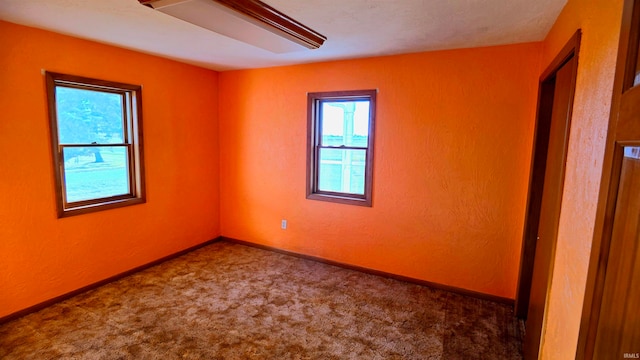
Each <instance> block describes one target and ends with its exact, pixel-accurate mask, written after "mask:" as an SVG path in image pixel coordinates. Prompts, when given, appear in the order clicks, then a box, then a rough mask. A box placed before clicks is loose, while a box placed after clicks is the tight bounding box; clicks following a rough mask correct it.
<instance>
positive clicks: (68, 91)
mask: <svg viewBox="0 0 640 360" xmlns="http://www.w3.org/2000/svg"><path fill="white" fill-rule="evenodd" d="M56 106H57V116H58V137H59V139H58V141H59V143H60V144H92V143H97V144H117V143H119V144H122V143H123V142H124V135H123V131H124V129H123V125H122V124H123V123H124V121H123V114H122V109H123V104H122V95H120V94H114V93H107V92H100V91H93V90H84V89H75V88H68V87H62V86H58V87H57V88H56Z"/></svg>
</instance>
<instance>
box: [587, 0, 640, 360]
mask: <svg viewBox="0 0 640 360" xmlns="http://www.w3.org/2000/svg"><path fill="white" fill-rule="evenodd" d="M639 39H640V1H639V0H635V1H634V0H627V1H625V6H624V14H623V22H622V31H621V41H620V49H619V53H618V66H617V68H616V83H615V85H614V98H613V102H612V109H611V121H610V123H609V134H608V137H607V152H606V154H605V166H604V169H603V179H602V185H601V189H600V190H601V196H600V200H599V202H598V216H599V217H601V218H602V219H603V225H602V227H596V230H595V234H594V246H593V250H592V258H591V263H590V267H589V277H588V279H590V278H595V281H594V283H593V286H591V285H592V284H591V282H590V281H589V280H588V282H587V290H586V294H585V311H587V313H586V314H585V312H583V326H582V327H581V330H582V331H581V333H580V338H579V344H578V353H577V355H578V358H581V359H582V358H584V359H625V358H627V359H629V358H633V359H637V358H640V58H639V56H638V47H639ZM598 245H599V246H598ZM589 305H591V306H589ZM591 314H592V315H591Z"/></svg>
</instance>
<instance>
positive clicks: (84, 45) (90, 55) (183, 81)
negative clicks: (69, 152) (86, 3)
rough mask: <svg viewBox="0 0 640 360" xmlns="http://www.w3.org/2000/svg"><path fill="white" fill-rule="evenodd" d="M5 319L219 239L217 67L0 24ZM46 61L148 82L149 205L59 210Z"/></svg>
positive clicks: (0, 294)
mask: <svg viewBox="0 0 640 360" xmlns="http://www.w3.org/2000/svg"><path fill="white" fill-rule="evenodd" d="M0 34H2V36H0V49H2V53H1V54H0V109H2V116H1V119H0V154H2V156H1V157H0V169H2V175H1V176H0V203H1V204H2V206H0V317H2V316H4V315H8V314H11V313H13V312H15V311H18V310H21V309H24V308H26V307H28V306H31V305H34V304H37V303H40V302H42V301H45V300H47V299H50V298H53V297H55V296H58V295H61V294H64V293H67V292H69V291H72V290H75V289H77V288H80V287H82V286H85V285H88V284H91V283H93V282H96V281H99V280H102V279H105V278H107V277H109V276H112V275H115V274H118V273H120V272H123V271H125V270H128V269H131V268H133V267H136V266H139V265H142V264H145V263H148V262H150V261H153V260H155V259H158V258H160V257H162V256H165V255H168V254H171V253H175V252H177V251H179V250H182V249H185V248H187V247H189V246H192V245H196V244H198V243H202V242H204V241H206V240H209V239H212V238H215V237H217V236H219V235H220V229H219V221H218V220H219V216H218V212H219V211H218V206H219V200H218V190H219V189H218V175H219V173H218V144H217V138H218V136H217V132H218V131H217V130H218V124H217V76H218V75H217V73H216V72H214V71H209V70H204V69H200V68H196V67H193V66H189V65H185V64H180V63H177V62H173V61H170V60H165V59H160V58H157V57H153V56H148V55H143V54H140V53H136V52H132V51H127V50H123V49H119V48H114V47H110V46H106V45H101V44H97V43H93V42H89V41H84V40H79V39H75V38H71V37H67V36H63V35H59V34H54V33H51V32H46V31H42V30H37V29H33V28H28V27H23V26H18V25H14V24H10V23H6V22H0ZM41 69H46V70H50V71H57V72H64V73H70V74H75V75H82V76H89V77H95V78H101V79H107V80H114V81H121V82H127V83H133V84H141V85H142V86H143V115H144V118H143V121H144V125H143V126H144V146H145V168H146V180H147V196H148V201H147V203H146V204H142V205H136V206H131V207H126V208H121V209H114V210H108V211H102V212H97V213H92V214H87V215H80V216H74V217H70V218H65V219H57V218H56V207H55V197H54V179H53V169H52V160H51V150H50V139H49V123H48V118H47V107H46V94H45V86H44V77H43V75H42V74H41Z"/></svg>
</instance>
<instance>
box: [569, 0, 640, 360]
mask: <svg viewBox="0 0 640 360" xmlns="http://www.w3.org/2000/svg"><path fill="white" fill-rule="evenodd" d="M635 2H637V6H635V8H634V3H635ZM638 22H640V1H634V0H624V3H623V7H622V25H621V30H620V40H619V44H618V58H617V61H616V72H615V78H614V83H613V96H612V99H611V112H610V115H609V124H608V129H607V139H606V144H605V153H604V160H603V165H602V177H601V180H600V192H599V195H598V204H597V207H596V219H595V224H594V230H593V242H592V243H591V255H590V258H589V268H588V270H587V283H586V287H585V294H584V302H583V306H582V318H581V321H580V332H579V334H578V346H577V349H576V359H580V360H582V359H592V358H593V355H594V350H595V342H596V332H597V328H598V318H599V317H600V309H601V306H602V299H603V295H604V285H605V279H606V275H607V265H608V261H609V250H610V248H611V240H612V239H611V237H612V232H613V220H614V215H615V207H616V200H617V197H618V186H619V180H620V168H621V166H622V161H621V158H622V157H621V156H619V154H617V152H618V151H620V149H618V146H617V145H616V131H617V125H618V114H619V111H620V103H621V99H622V94H623V92H624V90H625V89H629V88H631V85H632V84H633V76H630V75H632V74H628V73H627V71H626V70H627V69H628V68H629V67H631V66H633V67H635V62H636V61H637V60H636V59H637V55H638V49H637V48H636V49H634V48H632V47H631V46H629V45H630V44H637V43H638V41H640V26H636V27H635V29H634V28H633V26H632V25H633V24H636V23H638Z"/></svg>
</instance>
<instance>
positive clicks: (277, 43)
mask: <svg viewBox="0 0 640 360" xmlns="http://www.w3.org/2000/svg"><path fill="white" fill-rule="evenodd" d="M138 1H139V2H140V3H141V4H143V5H146V6H148V7H151V8H153V9H156V10H158V11H161V12H163V13H165V14H168V15H171V16H173V17H176V18H179V19H182V20H184V21H187V22H189V23H192V24H195V25H198V26H200V27H203V28H205V29H209V30H212V31H214V32H217V33H219V34H221V35H225V36H228V37H231V38H234V39H236V40H240V41H242V42H245V43H248V44H251V45H254V46H258V47H261V48H263V49H266V50H269V51H271V52H275V53H285V52H290V51H296V50H300V49H301V47H300V45H302V46H304V47H306V48H309V49H317V48H319V47H320V46H322V44H323V43H324V41H325V40H326V39H327V38H326V37H325V36H324V35H322V34H320V33H318V32H316V31H314V30H313V29H311V28H309V27H307V26H305V25H303V24H301V23H299V22H297V21H296V20H294V19H292V18H290V17H289V16H287V15H285V14H283V13H281V12H280V11H278V10H276V9H274V8H272V7H271V6H269V5H267V4H265V3H263V2H261V1H259V0H138ZM264 30H268V32H265V31H264ZM276 35H277V36H276ZM283 40H284V41H283ZM292 42H293V43H292Z"/></svg>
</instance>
